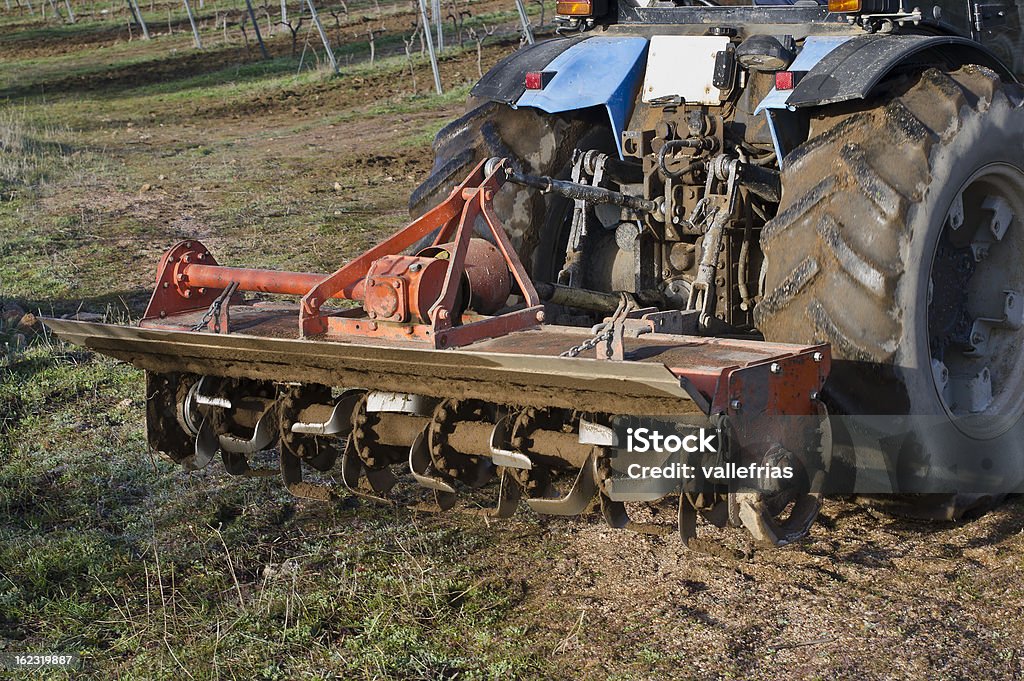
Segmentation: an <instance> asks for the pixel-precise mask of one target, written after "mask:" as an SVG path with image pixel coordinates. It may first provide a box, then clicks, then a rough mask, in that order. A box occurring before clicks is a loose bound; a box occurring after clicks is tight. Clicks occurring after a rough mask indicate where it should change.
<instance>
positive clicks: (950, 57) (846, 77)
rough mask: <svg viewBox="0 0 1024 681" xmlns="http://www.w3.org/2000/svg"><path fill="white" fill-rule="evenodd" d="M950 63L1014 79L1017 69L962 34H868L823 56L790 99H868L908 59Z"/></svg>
mask: <svg viewBox="0 0 1024 681" xmlns="http://www.w3.org/2000/svg"><path fill="white" fill-rule="evenodd" d="M916 61H921V62H922V63H935V62H939V63H943V62H944V63H945V65H946V66H948V67H949V68H950V69H956V68H959V67H961V66H964V65H965V64H979V65H981V66H987V67H988V68H990V69H992V70H993V71H995V72H996V73H998V74H999V76H1000V77H1001V78H1002V79H1003V80H1005V81H1009V82H1016V80H1017V79H1016V77H1015V76H1014V75H1013V72H1012V71H1010V69H1009V68H1008V67H1007V66H1006V65H1005V64H1003V62H1002V61H1000V59H999V58H998V57H997V56H996V55H995V54H993V53H992V52H991V51H989V50H988V48H986V47H985V46H984V45H982V44H980V43H978V42H976V41H973V40H970V39H968V38H961V37H959V36H924V35H865V36H858V37H856V38H853V39H852V40H849V41H847V42H845V43H843V44H842V45H840V46H839V47H837V48H836V49H835V50H833V51H832V52H830V53H829V54H828V55H826V56H825V57H824V58H823V59H822V60H821V61H819V62H818V63H817V64H816V65H815V66H814V68H813V69H811V71H810V72H808V73H807V75H806V76H804V78H803V79H802V80H801V81H800V83H799V84H798V85H797V86H796V88H795V89H794V90H793V94H791V95H790V96H789V98H788V99H787V100H786V104H787V105H789V106H790V107H795V108H798V109H799V108H804V107H811V106H821V105H824V104H835V103H836V102H845V101H847V100H851V99H864V98H866V97H868V95H870V94H871V92H872V91H873V90H874V88H875V86H877V85H878V84H879V83H880V82H881V81H882V80H883V79H884V78H885V76H886V75H888V74H889V73H891V72H892V71H893V70H894V69H896V68H897V67H899V66H902V65H904V64H909V63H913V62H916Z"/></svg>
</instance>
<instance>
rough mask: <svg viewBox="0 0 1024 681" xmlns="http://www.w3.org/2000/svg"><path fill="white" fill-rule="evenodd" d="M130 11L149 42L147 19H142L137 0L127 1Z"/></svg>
mask: <svg viewBox="0 0 1024 681" xmlns="http://www.w3.org/2000/svg"><path fill="white" fill-rule="evenodd" d="M127 1H128V9H129V10H130V11H131V13H132V14H133V15H134V16H135V23H136V24H138V26H139V28H141V29H142V37H143V38H145V39H146V40H149V27H148V26H146V21H145V19H143V18H142V10H140V9H139V4H138V3H137V2H135V0H127ZM51 2H52V0H51Z"/></svg>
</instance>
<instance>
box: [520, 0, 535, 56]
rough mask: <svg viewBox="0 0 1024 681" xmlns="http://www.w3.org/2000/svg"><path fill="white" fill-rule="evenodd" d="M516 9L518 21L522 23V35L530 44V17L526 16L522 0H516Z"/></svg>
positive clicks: (531, 35) (531, 36)
mask: <svg viewBox="0 0 1024 681" xmlns="http://www.w3.org/2000/svg"><path fill="white" fill-rule="evenodd" d="M516 9H517V10H519V21H520V22H521V23H522V24H523V37H524V38H526V42H528V43H529V44H531V45H532V44H533V31H532V30H531V29H530V19H529V17H527V16H526V6H525V5H523V0H516Z"/></svg>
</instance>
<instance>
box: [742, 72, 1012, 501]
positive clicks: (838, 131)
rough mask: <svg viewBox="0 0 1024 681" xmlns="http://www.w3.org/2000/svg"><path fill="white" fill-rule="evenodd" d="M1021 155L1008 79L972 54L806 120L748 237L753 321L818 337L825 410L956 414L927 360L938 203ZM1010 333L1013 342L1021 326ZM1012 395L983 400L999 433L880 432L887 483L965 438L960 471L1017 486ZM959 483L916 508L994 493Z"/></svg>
mask: <svg viewBox="0 0 1024 681" xmlns="http://www.w3.org/2000/svg"><path fill="white" fill-rule="evenodd" d="M1022 165H1024V110H1022V109H1021V108H1020V89H1019V87H1018V86H1016V85H1008V84H1004V83H1001V82H1000V80H999V78H998V77H997V76H996V74H994V73H993V72H992V71H989V70H988V69H985V68H982V67H977V66H967V67H964V68H962V69H960V70H958V71H955V72H952V73H944V72H942V71H939V70H936V69H929V70H927V71H925V72H923V73H921V74H919V75H918V76H916V77H913V78H908V79H906V80H902V81H897V82H894V83H892V84H891V86H890V87H889V89H888V91H887V92H886V93H885V94H883V95H881V96H880V97H879V98H878V99H877V100H876V101H874V102H871V103H869V105H868V106H867V107H864V108H862V109H860V110H854V111H850V110H847V111H835V110H833V111H831V112H827V113H826V114H824V115H822V116H820V117H818V118H816V119H815V120H813V121H812V123H811V134H810V137H809V140H808V141H807V142H805V143H804V144H803V145H801V146H800V147H798V148H797V149H795V150H794V151H793V152H792V153H791V154H789V156H787V157H786V158H785V161H784V170H783V176H782V184H783V188H784V190H783V199H782V202H781V204H780V206H779V212H778V214H777V216H776V217H775V219H773V220H772V221H771V222H769V223H768V225H766V227H765V229H764V230H763V232H762V235H761V246H762V248H763V250H764V253H765V257H766V261H767V264H766V270H765V272H764V276H765V287H764V292H765V293H764V297H763V299H762V300H761V301H760V303H759V304H758V306H757V308H756V309H755V321H756V324H757V326H758V328H759V329H760V330H761V331H762V332H763V333H764V335H765V337H766V338H767V339H768V340H773V341H786V342H799V343H812V342H828V343H831V345H832V352H833V356H834V358H835V359H836V362H835V364H834V366H833V373H832V376H831V378H830V380H829V383H828V385H827V386H826V391H827V392H826V398H827V400H828V402H829V404H830V407H831V408H832V410H834V411H838V412H839V413H845V414H912V415H932V416H936V415H937V416H942V415H945V416H948V417H949V422H950V423H955V422H957V415H956V414H954V413H953V411H951V410H950V409H949V408H948V407H949V405H948V404H946V402H944V399H945V398H944V397H943V396H941V395H940V390H941V389H940V388H938V387H937V380H940V379H937V378H936V377H935V376H934V375H933V371H932V366H933V362H932V356H931V352H932V351H931V347H930V343H932V337H933V335H934V334H933V333H931V332H930V328H931V327H930V326H929V324H930V319H931V317H930V314H933V313H930V303H929V299H930V297H931V295H932V288H933V287H934V285H935V284H934V282H932V279H933V277H934V276H935V275H934V274H933V261H934V260H935V258H936V257H937V256H936V253H937V250H936V249H937V245H938V243H939V240H940V237H941V238H948V237H943V236H942V235H943V234H944V230H945V229H946V224H947V217H948V216H949V214H950V211H951V205H952V204H953V202H954V200H958V198H957V197H963V196H965V195H966V189H967V187H968V186H969V185H970V183H971V182H972V181H974V180H973V178H975V177H977V176H978V173H984V172H985V169H986V168H997V167H998V168H1002V167H1004V166H1005V167H1006V168H1007V169H1008V170H1007V172H1011V170H1010V169H1014V170H1013V172H1017V173H1020V172H1021V171H1020V168H1021V167H1022ZM970 186H973V185H970ZM1012 193H1013V192H1010V194H1012ZM959 200H961V201H962V200H963V199H962V198H961V199H959ZM1021 201H1024V197H1018V198H1017V201H1016V205H1014V206H1013V209H1014V213H1015V217H1014V220H1013V223H1012V224H1011V226H1010V228H1009V233H1008V234H1007V239H1010V238H1012V239H1013V242H1012V244H1013V245H1012V246H1010V247H1008V248H1011V252H1009V253H1008V254H1007V256H1006V257H1007V258H1009V260H1008V262H1012V263H1013V264H1014V266H1013V267H1008V268H1005V270H1006V271H1005V273H1004V274H1005V281H1006V282H1007V287H1008V288H1010V287H1015V286H1016V285H1017V283H1019V282H1020V279H1021V275H1020V273H1019V272H1020V270H1021V269H1022V268H1024V261H1022V259H1021V257H1020V255H1021V253H1020V249H1021V243H1024V242H1022V239H1021V237H1020V232H1021V230H1024V224H1021V220H1022V219H1024V204H1022V203H1021ZM1011 203H1014V201H1012V200H1011ZM940 283H941V282H940ZM1018 290H1019V289H1018ZM968 304H970V305H973V304H974V303H973V302H970V301H968ZM1015 342H1016V344H1017V345H1020V334H1019V333H1018V334H1017V340H1016V341H1015ZM1017 359H1018V360H1019V359H1021V358H1020V357H1019V356H1018V357H1017ZM994 367H995V365H994ZM1004 373H1005V375H1002V376H1000V377H998V378H997V377H996V371H995V368H993V372H992V385H993V390H994V391H995V390H996V389H997V388H998V387H999V386H997V385H996V384H997V381H998V382H1002V383H1003V386H1002V387H1003V388H1006V390H1010V391H1017V392H1021V391H1020V390H1019V388H1020V387H1021V385H1022V384H1019V383H1016V381H1017V378H1015V377H1014V376H1015V375H1016V372H1015V371H1014V370H1012V369H1009V368H1008V369H1007V370H1006V371H1005V372H1004ZM1011 374H1013V375H1011ZM1011 383H1012V384H1013V387H1011ZM1006 390H1004V391H1003V392H1006ZM1022 399H1024V395H1020V396H1017V397H1015V396H1013V395H1009V394H1007V395H1006V396H1005V399H1002V398H1000V399H999V400H997V399H995V398H993V402H994V403H995V402H998V404H993V408H994V409H997V410H998V411H999V412H1000V413H999V414H998V415H999V416H1000V417H1002V423H1003V424H1004V426H1003V427H1001V428H999V429H997V430H996V431H991V432H981V433H979V432H963V431H962V430H961V429H960V428H959V426H957V427H950V428H943V429H941V433H942V434H941V435H939V434H937V433H929V432H927V431H926V430H925V429H922V428H920V427H917V430H915V431H914V432H912V433H911V435H910V436H909V437H907V438H905V439H904V440H902V441H900V442H898V443H887V444H885V445H883V446H882V448H883V449H886V454H887V455H888V456H890V457H895V459H896V464H895V466H896V469H897V470H898V471H900V472H901V473H902V474H905V475H904V477H905V478H906V479H901V480H900V481H898V486H899V487H900V489H908V488H909V489H915V488H916V487H921V486H922V484H923V489H924V491H928V489H929V488H928V482H927V478H928V477H929V476H934V475H936V474H941V473H942V470H941V469H942V468H943V466H944V465H946V464H948V462H949V461H951V460H953V459H955V458H956V456H957V454H958V453H961V452H962V451H963V450H964V449H965V448H971V447H973V448H974V450H975V451H976V452H977V454H978V456H977V457H976V460H975V461H974V462H973V465H974V466H976V467H978V468H977V470H972V471H960V474H963V475H971V474H974V473H977V474H978V475H981V476H986V477H987V478H988V479H992V478H1001V479H1004V480H1006V481H1008V482H1011V483H1012V484H1016V485H1019V483H1020V480H1021V479H1022V477H1024V432H1022V431H1024V427H1022V423H1024V422H1022V421H1021V418H1020V416H1021V412H1022V411H1024V404H1021V400H1022ZM1005 424H1009V425H1005ZM950 433H952V435H950ZM979 445H981V446H982V447H981V449H979ZM961 458H962V457H961ZM944 462H945V463H944ZM891 466H892V464H890V467H891ZM947 467H948V466H947ZM947 472H948V471H947ZM915 477H916V479H917V482H916V483H915V481H914V479H915ZM922 480H924V482H923V483H922V482H921V481H922ZM962 491H963V492H965V493H964V494H960V495H954V496H952V497H949V498H947V499H946V500H945V501H943V502H942V503H941V504H938V505H935V504H933V503H931V502H933V501H935V499H934V498H931V497H929V498H928V499H929V504H926V506H929V508H930V509H931V510H925V511H924V512H923V514H925V515H933V516H934V515H940V516H945V517H956V516H959V515H961V514H962V513H963V512H964V511H966V510H969V508H970V507H971V506H972V505H977V504H985V503H987V502H990V501H991V500H992V498H993V495H992V494H988V493H972V492H975V490H971V489H968V490H962ZM915 507H916V505H915ZM921 508H923V507H921ZM919 510H920V509H919ZM919 514H921V513H919Z"/></svg>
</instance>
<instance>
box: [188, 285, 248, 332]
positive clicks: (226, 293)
mask: <svg viewBox="0 0 1024 681" xmlns="http://www.w3.org/2000/svg"><path fill="white" fill-rule="evenodd" d="M237 290H238V282H237V281H233V282H231V283H230V284H228V285H227V288H225V289H224V290H223V291H222V292H221V294H220V295H219V296H217V299H216V300H214V301H213V302H212V303H210V307H209V308H208V309H207V310H206V314H204V315H203V316H202V318H201V319H200V320H199V321H198V322H196V324H195V326H193V327H192V328H191V330H192V331H202V330H203V329H205V328H207V327H208V326H209V325H210V321H211V320H212V321H213V332H214V333H220V310H221V308H222V307H223V306H224V303H225V302H227V300H228V299H229V298H231V296H233V295H234V294H235V291H237Z"/></svg>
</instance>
